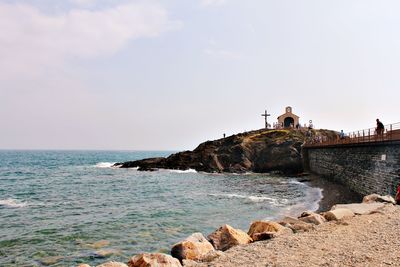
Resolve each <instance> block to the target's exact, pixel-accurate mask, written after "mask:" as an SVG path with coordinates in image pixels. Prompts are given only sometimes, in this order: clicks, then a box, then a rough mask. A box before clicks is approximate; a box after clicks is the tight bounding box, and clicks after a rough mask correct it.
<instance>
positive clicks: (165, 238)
mask: <svg viewBox="0 0 400 267" xmlns="http://www.w3.org/2000/svg"><path fill="white" fill-rule="evenodd" d="M169 154H170V152H126V151H124V152H116V151H0V225H1V227H0V266H44V265H47V266H76V264H78V263H88V264H90V265H96V264H99V263H102V262H105V261H110V260H116V261H122V262H126V261H127V259H128V258H129V257H130V256H132V255H134V254H137V253H140V252H166V253H168V252H169V249H170V247H171V245H172V244H174V243H175V242H177V241H179V240H181V239H183V238H185V237H186V236H188V235H190V234H192V233H194V232H202V233H203V234H205V235H207V234H209V233H211V232H212V231H213V230H215V229H216V228H218V227H219V226H220V225H222V224H225V223H227V224H230V225H232V226H233V227H238V228H241V229H244V230H247V229H248V227H249V223H250V222H251V221H252V220H255V219H274V218H277V217H280V216H282V215H283V214H297V213H298V212H301V211H303V210H307V209H311V210H315V209H317V208H318V204H317V203H318V201H319V200H320V198H321V189H319V188H312V187H310V186H308V185H306V184H303V183H300V182H297V180H296V179H295V178H293V177H278V176H274V175H267V174H264V175H257V174H247V175H235V174H205V173H196V172H194V171H186V172H182V171H168V170H160V171H156V172H138V171H136V170H134V169H115V168H110V166H111V163H114V162H120V161H127V160H135V159H142V158H146V157H156V156H167V155H169Z"/></svg>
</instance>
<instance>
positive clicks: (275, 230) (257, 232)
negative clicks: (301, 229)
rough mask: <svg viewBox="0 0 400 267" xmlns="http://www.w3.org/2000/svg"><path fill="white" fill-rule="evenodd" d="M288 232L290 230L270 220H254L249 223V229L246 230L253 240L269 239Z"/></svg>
mask: <svg viewBox="0 0 400 267" xmlns="http://www.w3.org/2000/svg"><path fill="white" fill-rule="evenodd" d="M288 233H292V230H290V229H289V228H286V227H284V226H282V225H280V224H279V223H277V222H272V221H255V222H253V223H252V224H251V225H250V229H249V231H248V232H247V234H248V235H249V236H250V237H251V238H252V239H253V241H261V240H266V239H271V238H273V237H276V236H278V235H281V234H288Z"/></svg>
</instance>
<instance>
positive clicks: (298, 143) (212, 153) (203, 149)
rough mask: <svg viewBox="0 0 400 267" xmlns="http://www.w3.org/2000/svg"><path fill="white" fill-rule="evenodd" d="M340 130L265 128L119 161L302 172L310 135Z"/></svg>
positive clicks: (152, 166)
mask: <svg viewBox="0 0 400 267" xmlns="http://www.w3.org/2000/svg"><path fill="white" fill-rule="evenodd" d="M337 134H338V133H337V132H334V131H330V130H311V131H308V132H307V130H306V129H302V130H297V129H281V130H275V129H273V130H267V129H261V130H256V131H251V132H246V133H240V134H236V135H232V136H229V137H226V138H222V139H218V140H214V141H207V142H204V143H202V144H200V145H199V146H198V147H197V148H196V149H194V150H193V151H184V152H179V153H176V154H172V155H171V156H169V157H166V158H149V159H143V160H137V161H128V162H124V163H116V164H115V166H116V167H120V168H138V170H139V171H152V170H156V169H176V170H188V169H194V170H196V171H203V172H231V173H243V172H255V173H265V172H280V173H285V174H287V173H301V172H302V171H303V159H302V153H301V148H302V145H303V144H304V143H305V141H306V139H307V138H310V136H312V137H313V138H316V137H318V138H320V139H323V138H330V139H332V138H336V136H337Z"/></svg>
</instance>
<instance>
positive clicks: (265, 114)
mask: <svg viewBox="0 0 400 267" xmlns="http://www.w3.org/2000/svg"><path fill="white" fill-rule="evenodd" d="M261 116H263V117H265V128H266V129H268V117H269V116H271V114H268V112H267V111H265V113H264V114H261Z"/></svg>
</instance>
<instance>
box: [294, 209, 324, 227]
mask: <svg viewBox="0 0 400 267" xmlns="http://www.w3.org/2000/svg"><path fill="white" fill-rule="evenodd" d="M299 220H300V221H303V222H306V223H312V224H315V225H320V224H323V223H324V222H326V220H325V218H324V217H323V216H322V215H320V214H318V213H315V212H311V211H305V212H303V213H302V214H301V216H300V217H299Z"/></svg>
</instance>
